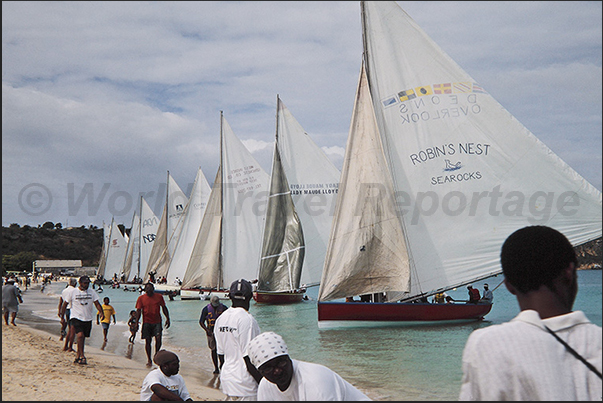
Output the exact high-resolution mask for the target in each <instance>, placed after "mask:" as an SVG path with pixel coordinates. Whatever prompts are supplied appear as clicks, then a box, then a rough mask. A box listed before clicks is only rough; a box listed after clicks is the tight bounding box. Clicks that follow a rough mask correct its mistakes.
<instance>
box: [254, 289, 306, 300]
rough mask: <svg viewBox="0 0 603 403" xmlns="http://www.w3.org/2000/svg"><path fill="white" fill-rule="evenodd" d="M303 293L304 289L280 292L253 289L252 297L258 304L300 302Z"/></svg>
mask: <svg viewBox="0 0 603 403" xmlns="http://www.w3.org/2000/svg"><path fill="white" fill-rule="evenodd" d="M305 293H306V290H305V289H302V290H297V291H282V292H274V291H254V292H253V299H254V301H255V302H257V303H258V304H293V303H296V302H301V300H302V299H303V298H304V294H305Z"/></svg>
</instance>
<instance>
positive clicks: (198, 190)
mask: <svg viewBox="0 0 603 403" xmlns="http://www.w3.org/2000/svg"><path fill="white" fill-rule="evenodd" d="M210 191H211V188H210V187H209V183H207V179H205V175H204V174H203V171H202V170H201V168H199V169H198V170H197V176H196V177H195V181H194V182H193V187H192V189H191V195H190V197H189V200H188V203H187V204H186V206H185V208H184V213H183V214H182V217H181V218H180V221H179V222H178V227H179V229H178V230H177V231H179V235H178V240H177V243H176V246H175V248H174V252H173V254H172V258H171V260H170V263H169V266H168V269H167V284H168V285H170V286H176V287H178V289H179V291H180V299H199V292H198V291H197V292H193V293H190V292H187V291H186V290H182V289H181V287H180V286H181V284H178V283H179V282H180V281H182V279H183V277H184V274H185V272H186V268H187V266H188V261H189V260H190V257H191V252H192V250H193V246H194V244H195V240H196V238H197V234H198V233H199V228H200V227H201V220H202V219H203V214H204V213H205V209H206V208H207V200H208V199H209V193H210Z"/></svg>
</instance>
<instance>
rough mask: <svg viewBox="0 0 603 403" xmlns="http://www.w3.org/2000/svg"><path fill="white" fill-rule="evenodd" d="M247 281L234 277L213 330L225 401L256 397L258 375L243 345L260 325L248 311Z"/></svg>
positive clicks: (245, 346) (247, 342) (250, 288)
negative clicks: (228, 304)
mask: <svg viewBox="0 0 603 403" xmlns="http://www.w3.org/2000/svg"><path fill="white" fill-rule="evenodd" d="M252 293H253V291H252V287H251V283H250V282H249V281H247V280H244V279H240V280H235V281H234V282H233V283H232V284H231V285H230V293H229V294H228V296H229V297H230V300H231V301H232V305H231V307H230V308H228V309H227V310H225V311H224V312H223V313H222V314H221V315H220V316H218V319H216V322H215V325H214V329H215V332H214V334H215V336H216V348H217V352H218V357H219V359H220V362H223V363H224V364H223V365H222V367H221V368H220V371H221V373H220V384H221V389H222V392H223V393H224V394H225V395H226V396H228V397H227V399H226V400H257V393H258V383H259V382H260V380H261V379H262V375H261V374H260V373H259V372H258V370H257V368H256V367H254V366H253V365H252V364H251V361H250V360H249V356H248V355H247V345H248V344H249V342H250V341H251V340H252V339H253V338H254V337H255V336H257V335H258V334H260V333H261V331H260V326H259V325H258V322H257V321H256V320H255V318H254V317H253V315H251V313H249V303H250V301H251V297H252Z"/></svg>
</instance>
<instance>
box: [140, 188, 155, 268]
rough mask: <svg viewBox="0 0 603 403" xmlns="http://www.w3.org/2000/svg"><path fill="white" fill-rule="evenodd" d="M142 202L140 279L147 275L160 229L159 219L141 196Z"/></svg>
mask: <svg viewBox="0 0 603 403" xmlns="http://www.w3.org/2000/svg"><path fill="white" fill-rule="evenodd" d="M140 200H141V208H140V212H141V213H140V259H139V260H140V263H139V272H138V273H137V276H138V277H139V278H140V277H141V276H144V274H145V271H146V268H147V266H148V263H149V259H150V256H151V251H152V249H153V243H154V241H155V238H156V237H157V231H158V229H159V219H158V218H157V216H156V215H155V213H154V212H153V210H152V209H151V207H150V206H149V204H148V203H147V201H146V200H145V199H144V197H142V196H141V198H140Z"/></svg>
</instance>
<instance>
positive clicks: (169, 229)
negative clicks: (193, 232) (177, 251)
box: [146, 172, 188, 279]
mask: <svg viewBox="0 0 603 403" xmlns="http://www.w3.org/2000/svg"><path fill="white" fill-rule="evenodd" d="M187 203H188V198H187V197H186V195H185V194H184V192H183V191H182V190H181V189H180V186H178V184H177V183H176V181H175V180H174V178H173V177H172V176H171V175H170V173H169V172H168V173H167V188H166V202H165V206H164V209H163V213H162V215H161V220H160V222H159V228H158V230H157V238H156V239H155V242H153V248H152V251H151V256H150V257H149V263H148V265H147V270H146V274H147V275H148V274H149V272H151V271H153V272H155V278H156V279H158V278H160V277H163V276H167V273H168V268H169V265H170V261H171V259H172V255H173V252H174V248H175V247H176V244H177V243H178V237H179V236H180V230H181V229H182V226H181V225H179V221H180V218H181V217H182V215H183V213H184V207H185V206H186V204H187Z"/></svg>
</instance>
